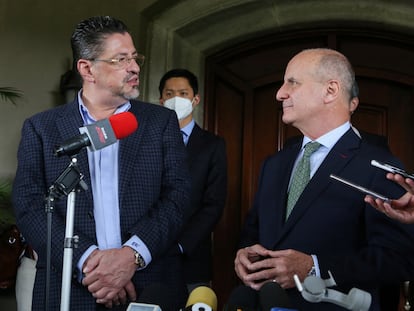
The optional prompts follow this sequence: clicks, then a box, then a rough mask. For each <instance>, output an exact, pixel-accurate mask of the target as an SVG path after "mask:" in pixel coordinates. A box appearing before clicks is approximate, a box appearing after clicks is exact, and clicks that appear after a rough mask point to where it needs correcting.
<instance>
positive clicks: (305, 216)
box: [241, 130, 414, 311]
mask: <svg viewBox="0 0 414 311" xmlns="http://www.w3.org/2000/svg"><path fill="white" fill-rule="evenodd" d="M300 147H301V142H298V143H293V144H291V145H289V146H287V147H286V148H285V149H284V150H282V151H281V152H279V153H277V154H276V155H274V156H272V157H270V158H268V159H267V160H266V161H265V163H264V165H263V167H262V171H261V175H260V179H259V185H258V191H257V194H256V197H255V202H254V206H253V208H252V209H251V211H250V212H249V215H248V217H247V220H246V224H245V227H244V230H243V233H242V239H241V242H242V244H241V246H242V247H244V246H247V245H252V244H255V243H260V244H262V245H263V246H264V247H266V248H268V249H273V250H281V249H295V250H298V251H301V252H304V253H307V254H315V255H317V257H318V261H319V266H320V269H321V273H322V277H323V278H324V279H326V278H328V275H327V272H328V270H330V271H331V272H332V274H333V276H334V278H335V280H336V283H337V284H338V285H339V287H338V288H336V289H337V290H340V291H342V292H344V293H348V291H349V290H350V288H352V287H357V288H360V289H364V290H367V291H369V292H370V293H371V294H372V295H373V297H372V298H373V302H372V307H371V310H379V307H378V295H377V290H378V285H379V284H380V283H381V282H393V281H402V280H407V279H410V278H412V276H413V275H414V262H413V260H414V257H413V256H412V254H413V251H414V249H413V247H414V234H413V226H412V225H402V224H398V223H396V222H394V221H393V220H390V219H389V218H387V217H386V216H385V215H383V214H381V213H379V212H377V211H376V210H375V209H374V208H372V207H371V206H369V205H366V204H365V203H364V200H363V198H364V194H362V193H360V192H359V191H356V190H353V189H351V188H349V187H348V186H346V185H343V184H342V183H339V182H337V181H335V180H333V179H331V178H330V177H329V175H330V174H335V175H338V176H341V177H343V178H345V179H348V180H352V181H355V182H356V183H358V184H360V185H363V186H365V187H367V188H370V189H372V190H374V191H377V192H379V193H383V194H387V195H388V196H389V197H391V198H397V197H399V196H400V195H401V194H402V193H403V192H404V191H403V189H402V188H400V187H399V186H397V185H396V184H394V183H392V182H390V181H388V180H387V179H386V178H385V173H384V171H382V170H379V169H377V168H375V167H373V166H371V165H370V161H371V160H372V159H377V160H380V161H381V160H382V161H384V162H387V163H393V164H394V165H396V166H400V167H401V163H400V162H398V161H397V160H396V159H395V158H394V157H393V156H392V155H391V154H390V153H389V152H388V150H387V149H386V148H384V147H377V146H376V145H372V144H371V143H370V142H369V141H367V140H361V139H359V137H357V136H356V135H355V133H354V132H353V131H352V130H349V131H348V132H347V133H345V134H344V135H343V136H342V137H341V139H340V140H339V141H338V142H337V144H336V145H335V146H334V147H333V149H332V150H331V151H330V153H329V154H328V155H327V157H326V159H325V160H324V161H323V163H322V164H321V166H320V167H319V169H318V170H317V172H316V173H315V175H314V176H313V178H312V179H311V181H310V182H309V184H308V185H307V187H306V188H305V190H304V191H303V193H302V195H301V197H300V198H299V200H298V201H297V203H296V206H295V207H294V209H293V211H292V214H291V215H290V217H289V219H288V220H287V222H285V221H284V219H285V210H286V200H287V189H288V184H289V179H290V174H291V171H292V167H293V164H294V161H295V159H296V157H297V154H298V152H299V150H300ZM410 254H411V255H410ZM288 293H289V295H290V298H291V300H292V303H293V305H294V307H295V308H297V309H298V310H306V311H307V310H318V311H323V310H329V311H331V310H343V309H342V308H340V307H336V306H335V305H333V304H328V303H317V304H312V303H308V302H306V301H305V300H304V299H303V298H302V297H301V296H300V294H299V292H298V291H297V290H296V289H295V288H294V289H290V290H288Z"/></svg>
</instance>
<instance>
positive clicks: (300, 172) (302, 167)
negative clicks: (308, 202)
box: [286, 141, 320, 219]
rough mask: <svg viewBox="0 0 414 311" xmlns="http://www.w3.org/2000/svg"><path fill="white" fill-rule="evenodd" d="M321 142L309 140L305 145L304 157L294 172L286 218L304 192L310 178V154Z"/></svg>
mask: <svg viewBox="0 0 414 311" xmlns="http://www.w3.org/2000/svg"><path fill="white" fill-rule="evenodd" d="M319 147H320V144H319V143H318V142H316V141H314V142H309V143H307V144H306V145H305V151H304V152H303V156H302V159H300V161H299V162H298V165H297V166H296V169H295V172H294V174H293V178H292V182H291V185H290V190H289V195H288V203H287V209H286V219H288V217H289V215H290V213H291V212H292V209H293V207H294V206H295V204H296V201H297V200H298V199H299V197H300V195H301V194H302V191H303V189H305V187H306V185H307V184H308V182H309V179H310V160H309V159H310V156H311V155H312V153H314V152H315V151H316V150H318V148H319Z"/></svg>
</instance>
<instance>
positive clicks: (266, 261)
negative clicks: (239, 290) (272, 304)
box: [234, 244, 313, 290]
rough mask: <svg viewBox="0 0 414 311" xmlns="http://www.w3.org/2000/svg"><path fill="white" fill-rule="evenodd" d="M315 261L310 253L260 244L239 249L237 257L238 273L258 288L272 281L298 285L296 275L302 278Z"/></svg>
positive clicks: (235, 263)
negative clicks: (275, 249) (275, 248)
mask: <svg viewBox="0 0 414 311" xmlns="http://www.w3.org/2000/svg"><path fill="white" fill-rule="evenodd" d="M312 265H313V259H312V256H310V255H308V254H305V253H301V252H299V251H296V250H293V249H287V250H278V251H271V250H268V249H266V248H264V247H263V246H261V245H259V244H255V245H252V246H249V247H246V248H243V249H240V250H239V251H238V252H237V255H236V259H235V261H234V268H235V271H236V274H237V276H238V277H239V278H240V279H241V280H242V281H243V283H244V284H245V285H247V286H250V287H251V288H253V289H255V290H259V289H260V288H261V287H262V286H263V284H265V283H267V282H269V281H272V282H277V283H278V284H279V285H280V286H281V287H283V288H292V287H294V286H295V282H294V279H293V275H294V274H297V275H298V276H299V278H300V279H301V280H303V279H304V278H305V277H306V276H307V275H308V272H309V271H310V269H311V268H312Z"/></svg>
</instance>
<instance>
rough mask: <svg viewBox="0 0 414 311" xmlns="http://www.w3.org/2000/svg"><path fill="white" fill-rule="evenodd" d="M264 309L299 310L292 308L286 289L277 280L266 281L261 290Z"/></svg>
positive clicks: (274, 310) (271, 310) (277, 310)
mask: <svg viewBox="0 0 414 311" xmlns="http://www.w3.org/2000/svg"><path fill="white" fill-rule="evenodd" d="M259 300H260V306H261V310H262V311H298V310H295V309H291V308H292V307H291V303H290V300H289V297H288V295H287V293H286V291H285V290H284V289H283V288H282V287H281V286H280V285H279V284H278V283H276V282H267V283H265V284H264V285H263V286H262V288H261V289H260V291H259Z"/></svg>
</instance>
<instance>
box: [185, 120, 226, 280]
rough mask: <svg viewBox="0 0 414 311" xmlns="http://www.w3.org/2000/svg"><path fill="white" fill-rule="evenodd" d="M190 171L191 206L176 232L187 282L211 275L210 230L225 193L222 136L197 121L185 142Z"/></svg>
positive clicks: (224, 159)
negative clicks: (200, 125) (184, 220)
mask: <svg viewBox="0 0 414 311" xmlns="http://www.w3.org/2000/svg"><path fill="white" fill-rule="evenodd" d="M187 156H188V163H189V168H190V175H191V182H192V183H191V186H192V189H191V208H190V209H189V210H188V211H189V214H188V215H187V217H186V218H187V219H188V220H187V221H186V224H185V227H184V230H183V232H182V233H181V235H180V238H179V243H180V245H181V246H182V247H183V249H184V271H185V277H186V282H187V283H198V282H209V281H210V280H211V278H212V252H211V248H212V243H211V233H212V232H213V230H214V227H215V226H216V224H217V222H218V221H219V219H220V217H221V215H222V213H223V209H224V204H225V201H226V195H227V157H226V146H225V142H224V139H223V138H221V137H219V136H216V135H214V134H212V133H210V132H208V131H205V130H202V129H201V128H200V127H199V126H198V125H197V124H196V125H195V126H194V128H193V131H192V132H191V135H190V137H189V140H188V144H187Z"/></svg>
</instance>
